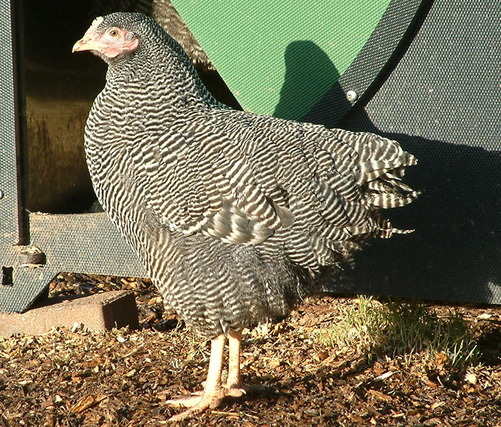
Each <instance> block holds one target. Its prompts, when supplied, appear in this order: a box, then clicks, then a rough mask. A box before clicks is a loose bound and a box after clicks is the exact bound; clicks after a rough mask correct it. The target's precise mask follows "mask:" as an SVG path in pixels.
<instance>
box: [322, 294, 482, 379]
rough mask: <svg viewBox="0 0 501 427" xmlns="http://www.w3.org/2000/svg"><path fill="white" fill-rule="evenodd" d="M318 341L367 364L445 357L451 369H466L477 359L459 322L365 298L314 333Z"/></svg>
mask: <svg viewBox="0 0 501 427" xmlns="http://www.w3.org/2000/svg"><path fill="white" fill-rule="evenodd" d="M316 339H317V341H318V342H319V343H321V344H323V345H328V346H335V347H337V348H338V349H339V350H340V351H341V352H343V351H346V352H357V353H364V354H366V355H367V356H368V358H369V359H373V358H377V357H384V356H390V357H395V356H398V355H406V356H409V355H414V354H417V353H419V354H420V356H422V357H424V359H425V361H426V360H433V359H434V358H435V357H436V356H437V355H438V354H443V355H445V356H446V360H447V365H448V366H449V367H450V368H453V369H454V370H464V369H465V368H466V367H467V366H470V365H472V364H474V363H475V362H477V361H478V359H479V351H478V349H477V346H476V342H475V340H474V339H473V337H472V334H471V332H470V329H469V327H468V324H467V323H466V322H465V321H464V320H463V319H462V318H461V317H459V316H457V315H451V316H449V317H447V318H439V317H438V316H437V315H436V314H435V313H434V312H432V311H430V310H429V309H427V308H426V307H425V306H424V305H422V304H407V303H396V302H389V303H381V302H379V301H376V300H374V299H373V298H368V297H359V298H357V299H356V300H355V304H351V305H349V306H347V307H342V308H341V314H340V316H339V318H338V319H336V321H335V322H333V324H332V325H331V326H329V327H328V328H323V329H321V330H319V331H317V333H316Z"/></svg>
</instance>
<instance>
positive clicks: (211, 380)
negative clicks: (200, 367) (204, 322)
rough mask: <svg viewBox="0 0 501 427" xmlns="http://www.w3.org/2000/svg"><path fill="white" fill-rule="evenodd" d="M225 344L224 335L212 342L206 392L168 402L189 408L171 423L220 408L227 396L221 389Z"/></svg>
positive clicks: (176, 416) (173, 418)
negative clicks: (207, 410) (209, 409)
mask: <svg viewBox="0 0 501 427" xmlns="http://www.w3.org/2000/svg"><path fill="white" fill-rule="evenodd" d="M225 343H226V337H225V336H224V335H219V336H218V337H216V338H214V339H213V340H212V341H211V350H210V360H209V371H208V373H207V380H206V381H205V387H204V391H203V392H202V393H195V394H194V395H192V396H188V397H185V398H181V399H172V400H168V401H167V402H166V403H167V404H169V405H171V406H177V407H179V406H184V407H188V408H189V409H188V410H186V411H184V412H181V413H180V414H178V415H175V416H173V417H172V418H171V419H170V420H169V421H181V420H184V419H185V418H187V417H189V416H191V415H193V414H196V413H199V412H202V411H203V410H205V409H208V408H216V407H217V406H219V404H220V403H221V400H222V399H223V397H224V396H225V395H226V394H227V393H225V391H224V390H223V389H222V388H221V370H222V368H223V351H224V345H225Z"/></svg>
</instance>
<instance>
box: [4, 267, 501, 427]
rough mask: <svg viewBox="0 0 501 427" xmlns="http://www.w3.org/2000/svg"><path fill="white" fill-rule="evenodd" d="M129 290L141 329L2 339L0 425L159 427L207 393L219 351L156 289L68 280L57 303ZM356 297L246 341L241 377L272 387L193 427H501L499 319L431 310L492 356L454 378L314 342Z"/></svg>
mask: <svg viewBox="0 0 501 427" xmlns="http://www.w3.org/2000/svg"><path fill="white" fill-rule="evenodd" d="M116 289H129V290H131V291H132V292H134V294H135V295H136V300H137V305H138V309H139V314H140V323H141V327H140V329H139V330H128V329H120V330H117V329H114V330H111V331H107V332H90V331H87V330H85V329H84V328H82V327H81V326H79V325H78V324H75V325H74V327H72V328H71V330H67V329H56V330H53V331H51V332H50V333H48V334H45V335H41V336H36V337H29V336H16V337H12V338H9V339H2V338H0V426H19V425H26V426H83V425H86V426H91V425H92V426H115V425H120V426H146V425H147V426H157V425H162V424H166V423H167V420H168V418H169V417H170V416H172V415H174V414H175V413H177V412H179V410H177V409H173V408H170V407H169V406H167V405H166V404H165V401H166V399H169V398H171V397H174V396H177V395H180V394H184V393H188V392H191V391H194V390H197V389H199V388H200V383H201V382H202V381H203V380H204V379H205V375H206V369H207V362H208V355H209V351H208V350H209V348H208V345H207V344H206V343H203V342H200V340H199V339H198V338H197V337H196V336H194V335H193V334H192V333H191V332H190V331H189V330H188V329H186V328H185V327H184V325H183V322H182V321H181V320H180V319H178V317H177V316H176V314H175V313H174V312H172V311H170V310H164V308H163V305H162V299H161V297H160V296H159V295H158V294H157V292H156V290H155V289H154V288H153V286H151V284H150V283H149V282H148V281H145V280H138V279H130V278H116V277H113V278H112V277H104V276H88V275H76V274H61V275H59V276H58V277H57V278H56V279H55V280H54V281H53V282H52V283H51V285H50V296H52V297H53V296H61V295H88V294H92V293H95V292H105V291H108V290H116ZM350 304H354V302H353V300H352V299H350V298H335V297H330V296H326V297H322V298H311V299H307V300H306V301H305V302H304V304H303V305H301V307H299V308H298V309H297V310H295V311H294V312H293V313H292V314H291V315H290V316H289V317H288V318H286V319H283V320H280V321H277V322H274V323H273V324H268V325H261V326H260V327H258V328H256V329H253V330H251V331H245V334H244V338H245V343H244V348H243V364H242V365H243V376H244V381H246V382H248V383H250V384H260V385H262V386H264V387H262V388H261V389H260V391H259V392H255V393H250V394H248V395H246V396H245V397H244V398H243V399H228V400H227V401H225V402H224V403H223V405H222V406H221V407H219V408H217V409H215V410H210V411H207V412H205V413H203V414H200V415H197V416H196V417H194V418H191V419H189V420H187V421H186V422H184V424H185V425H194V426H196V425H242V426H254V425H261V426H265V425H270V426H271V425H274V426H283V425H342V426H344V425H350V426H351V425H424V426H435V425H454V426H477V425H485V426H495V425H500V424H501V418H500V409H499V408H500V407H501V405H500V404H501V364H500V355H501V309H500V308H496V307H488V306H484V307H478V306H450V305H447V306H446V305H440V304H429V308H430V310H435V311H436V312H437V314H438V315H439V316H450V315H451V314H459V315H460V316H461V317H462V318H463V319H465V320H466V321H467V322H468V323H469V325H470V326H471V328H472V331H473V333H474V334H475V337H476V338H477V342H478V347H479V349H480V351H481V353H482V357H481V360H480V363H479V364H476V365H475V366H471V367H469V368H468V369H466V370H463V371H455V372H447V369H448V368H447V366H448V365H447V364H446V363H444V361H443V360H442V357H439V356H440V355H437V358H436V360H435V361H434V362H433V363H430V362H429V361H426V362H425V361H424V359H423V358H421V357H420V355H419V354H407V355H406V354H404V355H399V356H396V357H390V356H388V355H386V356H385V355H383V356H381V357H379V358H372V359H371V358H368V357H367V355H364V354H356V353H354V352H350V351H346V349H336V348H334V347H326V346H325V345H322V344H320V343H318V342H317V341H316V340H315V339H314V331H315V330H316V329H318V328H320V327H325V326H328V325H329V324H332V322H334V319H335V318H336V315H337V314H339V309H340V307H343V306H346V305H350Z"/></svg>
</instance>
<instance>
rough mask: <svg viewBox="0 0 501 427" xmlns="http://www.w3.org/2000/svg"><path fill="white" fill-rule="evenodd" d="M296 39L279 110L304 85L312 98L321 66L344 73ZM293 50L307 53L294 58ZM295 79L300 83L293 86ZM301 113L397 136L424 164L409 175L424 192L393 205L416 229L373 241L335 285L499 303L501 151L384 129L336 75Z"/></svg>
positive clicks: (398, 219) (396, 217) (397, 217)
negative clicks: (308, 75) (351, 100)
mask: <svg viewBox="0 0 501 427" xmlns="http://www.w3.org/2000/svg"><path fill="white" fill-rule="evenodd" d="M291 45H292V47H289V48H288V49H287V50H286V52H285V63H286V67H287V71H286V74H285V81H284V84H283V89H282V91H281V99H280V101H279V103H278V105H277V108H276V109H275V114H276V115H277V116H280V115H281V113H282V112H284V111H288V108H287V104H288V103H292V102H301V96H300V95H299V91H305V93H306V96H305V98H306V99H310V95H311V92H308V91H310V90H311V87H312V86H313V83H314V78H315V70H319V72H328V73H331V74H332V76H333V79H335V80H337V76H338V73H337V70H336V69H335V66H334V65H333V64H332V62H331V61H330V59H329V58H328V56H327V55H326V54H325V52H323V51H322V50H321V49H320V48H319V47H318V46H317V45H315V44H314V43H313V42H304V41H297V42H293V43H291ZM293 54H297V55H301V57H298V58H292V57H291V55H293ZM305 66H306V67H309V68H308V70H309V71H308V72H311V76H312V78H311V79H310V80H308V81H307V82H301V78H302V76H304V70H295V69H294V67H305ZM295 85H297V87H298V88H299V89H298V90H297V91H293V90H291V88H292V87H294V86H295ZM346 111H348V113H347V114H344V113H345V112H346ZM401 114H405V112H402V113H401ZM285 117H286V116H285ZM286 118H287V117H286ZM303 120H306V121H310V122H313V123H320V124H323V125H325V126H327V127H341V128H345V129H350V130H355V131H364V132H373V133H377V134H379V135H382V136H385V137H387V138H391V139H395V140H397V141H399V142H400V144H401V145H402V147H403V148H404V149H405V150H407V151H409V152H411V153H413V154H414V155H415V156H416V157H417V158H418V159H419V164H418V166H416V167H412V168H409V169H408V173H407V176H406V182H408V183H410V184H411V185H412V186H413V187H414V188H415V189H417V190H420V191H422V193H423V194H422V195H421V196H420V198H419V199H418V200H417V201H415V202H414V203H413V204H411V205H410V206H406V207H404V208H401V209H392V210H390V211H388V215H389V217H390V218H391V219H392V221H393V223H394V224H395V226H396V227H399V228H414V229H415V230H416V231H415V232H414V233H413V234H411V235H406V236H395V237H393V238H392V239H389V240H375V241H372V242H371V245H370V246H369V247H368V248H366V249H365V250H364V251H362V252H360V253H359V254H358V255H357V263H356V267H355V269H354V271H353V272H351V273H350V274H349V276H350V280H349V281H348V282H346V283H343V284H339V283H336V284H333V287H332V288H333V291H335V292H343V293H346V292H352V293H369V294H376V295H387V296H397V297H407V298H418V299H427V300H443V301H449V302H496V303H498V304H499V303H501V153H500V152H492V151H487V150H484V149H482V148H477V147H471V146H468V145H462V144H451V143H447V142H443V141H437V140H430V139H426V138H421V137H416V136H411V135H406V134H401V133H388V132H385V131H384V129H382V128H378V126H376V125H375V124H374V123H373V122H372V121H371V120H370V118H369V117H368V115H367V114H366V112H365V110H364V108H363V106H362V107H355V108H353V109H352V108H351V105H350V104H349V102H348V101H347V100H346V95H345V93H344V91H343V90H342V89H341V87H340V86H339V85H338V84H337V83H335V84H333V86H332V87H330V88H329V89H328V90H327V91H326V92H325V94H324V96H321V97H320V98H319V101H318V102H317V103H316V104H314V105H313V106H311V108H310V112H309V113H308V114H305V116H304V118H303ZM395 120H398V117H396V118H395ZM387 125H389V124H387ZM458 125H460V124H458ZM423 133H424V130H423ZM465 142H466V141H465Z"/></svg>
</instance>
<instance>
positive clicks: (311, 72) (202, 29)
mask: <svg viewBox="0 0 501 427" xmlns="http://www.w3.org/2000/svg"><path fill="white" fill-rule="evenodd" d="M388 3H389V0H336V1H314V2H305V1H304V0H287V1H284V0H282V1H280V0H260V1H259V2H255V1H248V0H231V1H230V0H226V1H224V0H215V1H201V0H175V1H174V4H175V6H176V8H177V10H178V11H179V13H180V14H181V16H182V17H183V19H184V20H185V21H186V22H187V24H188V26H189V28H190V30H191V31H192V32H193V33H194V35H195V37H196V38H197V40H198V41H199V42H200V43H201V45H202V47H203V48H204V50H205V51H206V52H207V54H208V55H209V58H210V59H211V60H212V62H213V63H214V65H215V66H216V68H217V70H218V71H219V73H220V74H221V75H222V77H223V78H224V80H225V82H226V84H227V85H228V87H229V88H230V90H231V91H232V92H233V94H234V95H235V96H236V98H237V99H238V101H239V102H240V104H241V105H242V106H243V107H244V108H245V109H247V110H251V111H254V112H257V113H264V114H275V115H277V116H279V117H285V118H301V117H302V116H304V115H305V114H306V113H307V112H308V111H309V110H310V108H311V107H312V106H313V105H314V104H315V102H316V101H318V100H319V99H320V98H321V96H322V95H323V94H324V93H325V92H326V91H327V90H328V89H329V88H330V87H331V86H332V84H333V83H334V82H336V81H337V79H338V77H339V75H340V74H342V73H343V72H344V71H345V70H346V69H347V68H348V66H349V65H350V64H351V62H352V61H353V59H354V58H355V57H356V55H357V54H358V52H359V51H360V50H361V49H362V47H363V45H364V44H365V42H366V41H367V39H368V38H369V36H370V34H371V33H372V31H373V30H374V28H375V27H376V25H377V23H378V22H379V20H380V18H381V16H382V15H383V13H384V11H385V9H386V7H387V6H388ZM284 94H286V96H287V102H281V98H283V97H284Z"/></svg>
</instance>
